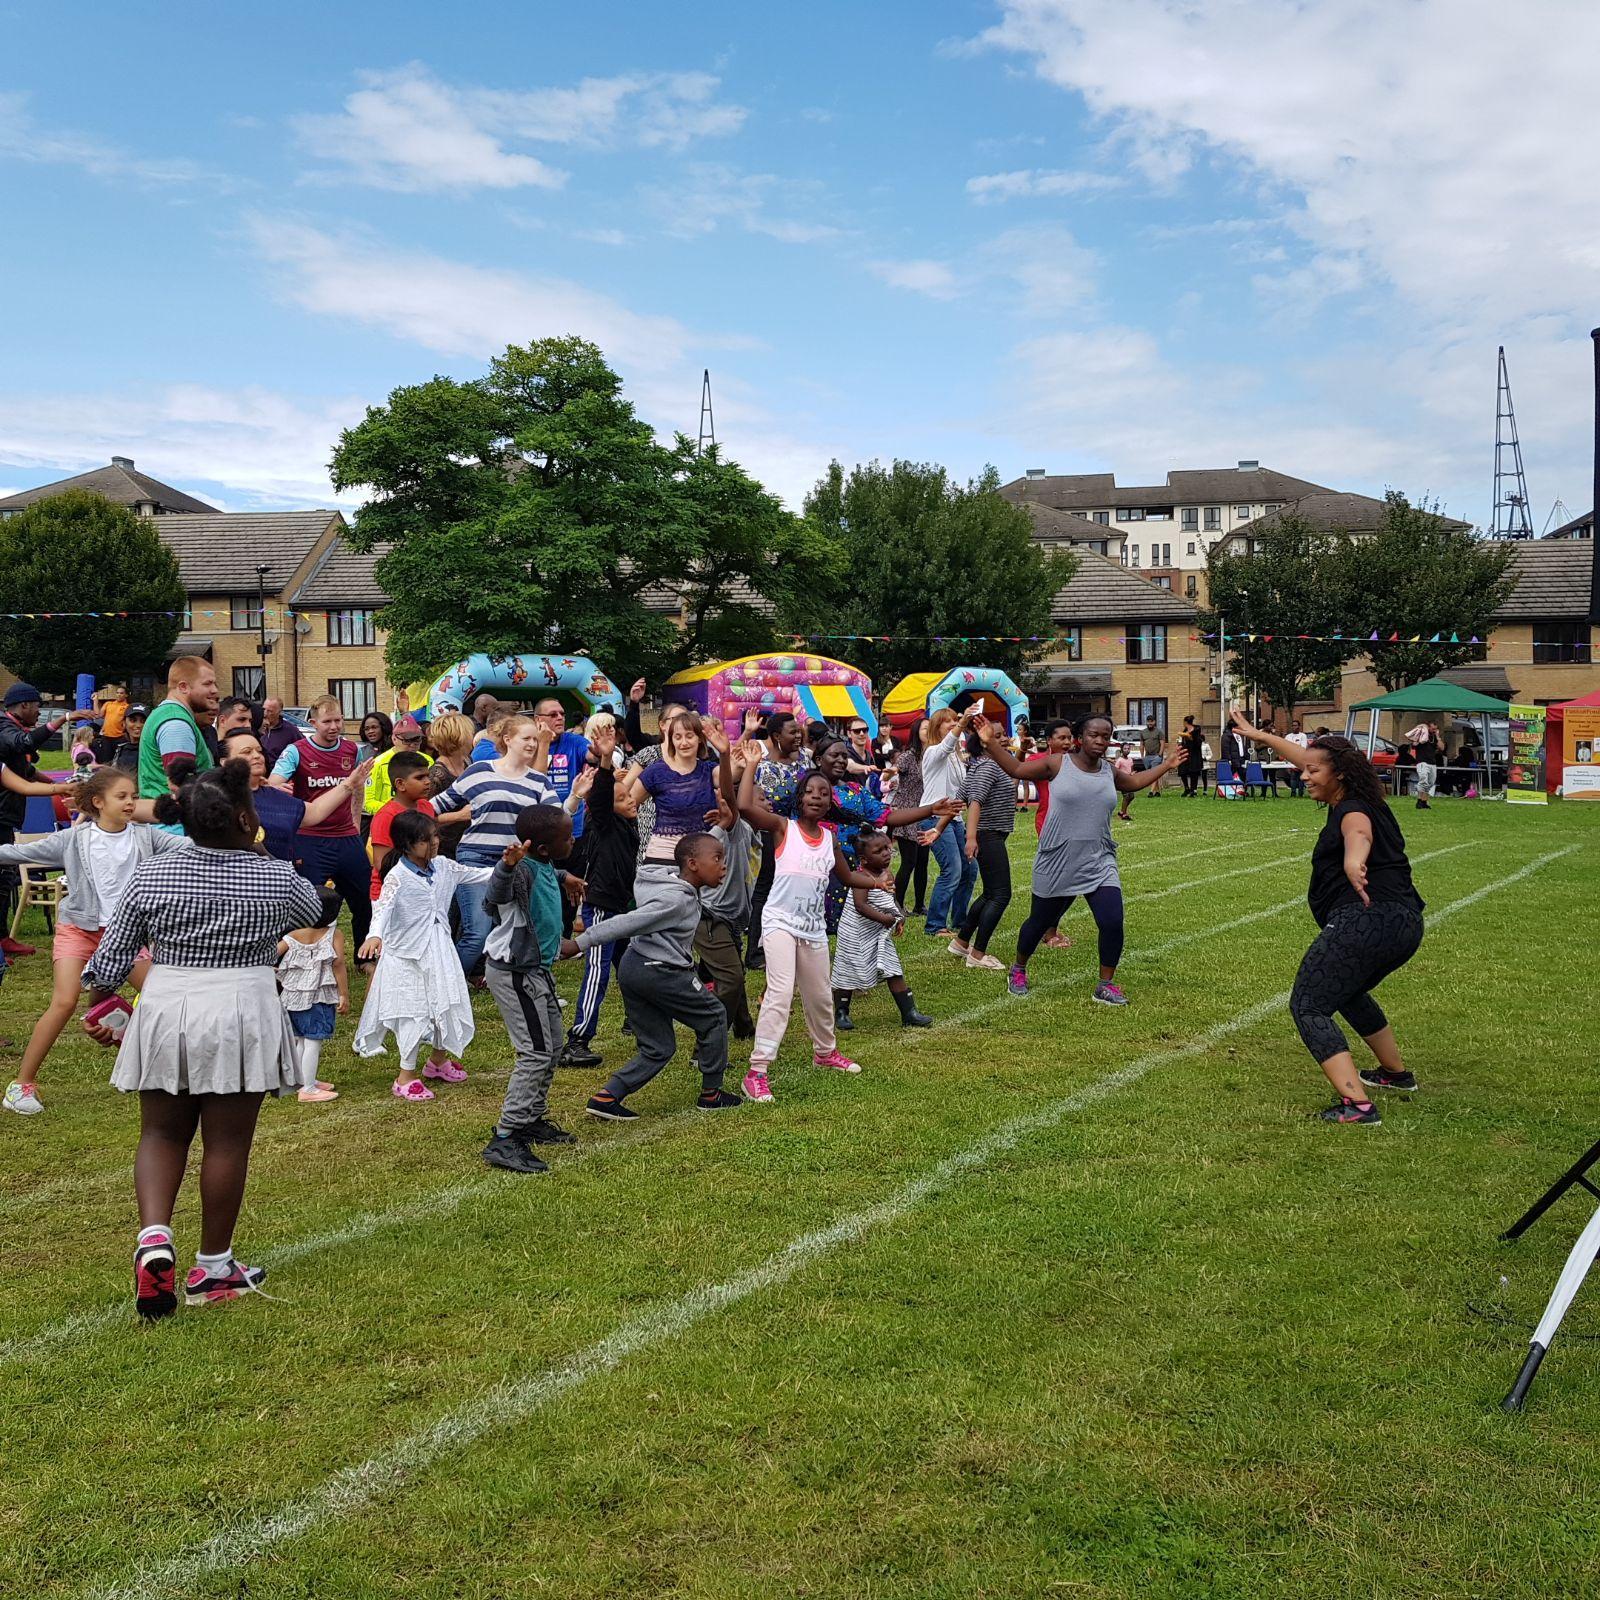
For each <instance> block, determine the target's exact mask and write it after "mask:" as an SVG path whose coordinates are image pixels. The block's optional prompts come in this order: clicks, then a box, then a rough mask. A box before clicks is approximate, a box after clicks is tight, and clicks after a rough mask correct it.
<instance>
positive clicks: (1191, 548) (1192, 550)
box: [1189, 539, 1194, 555]
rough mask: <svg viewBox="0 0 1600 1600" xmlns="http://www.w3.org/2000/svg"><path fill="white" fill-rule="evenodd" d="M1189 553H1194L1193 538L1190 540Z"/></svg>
mask: <svg viewBox="0 0 1600 1600" xmlns="http://www.w3.org/2000/svg"><path fill="white" fill-rule="evenodd" d="M1189 554H1190V555H1193V554H1194V540H1193V539H1191V540H1190V541H1189Z"/></svg>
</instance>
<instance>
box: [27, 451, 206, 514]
mask: <svg viewBox="0 0 1600 1600" xmlns="http://www.w3.org/2000/svg"><path fill="white" fill-rule="evenodd" d="M69 489H87V490H89V491H90V492H91V493H93V494H98V495H104V496H105V498H106V499H107V500H109V501H111V502H112V504H113V505H119V506H136V505H150V504H153V505H155V506H156V507H157V509H158V510H159V511H161V512H163V513H165V512H190V511H213V512H214V511H215V510H216V509H217V508H216V507H215V506H208V505H207V504H206V503H205V501H204V500H196V499H195V497H194V496H193V495H192V494H185V493H184V492H183V490H181V489H174V488H173V487H172V486H171V484H167V483H162V482H160V480H159V479H156V478H152V477H151V476H150V475H149V474H148V473H144V472H136V471H135V470H134V469H133V468H132V467H124V466H120V465H118V464H116V463H115V462H113V463H112V464H111V465H110V466H106V467H96V468H95V469H94V470H93V471H92V472H80V473H79V474H78V475H77V476H76V477H75V478H60V479H57V481H56V482H55V483H41V484H40V485H39V486H38V488H36V489H23V490H21V491H20V492H19V493H17V494H11V495H7V496H6V497H5V498H4V499H3V500H0V511H16V510H19V509H20V508H21V507H23V506H31V505H32V504H33V503H34V502H35V501H36V500H49V499H52V498H53V497H54V496H56V495H58V494H65V493H66V492H67V490H69Z"/></svg>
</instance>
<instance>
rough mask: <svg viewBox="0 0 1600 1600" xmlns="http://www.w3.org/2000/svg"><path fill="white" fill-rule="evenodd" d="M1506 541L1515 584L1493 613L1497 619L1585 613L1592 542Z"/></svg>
mask: <svg viewBox="0 0 1600 1600" xmlns="http://www.w3.org/2000/svg"><path fill="white" fill-rule="evenodd" d="M1510 544H1511V553H1512V564H1511V575H1512V577H1513V578H1515V579H1516V584H1517V587H1516V589H1515V591H1514V592H1513V593H1512V596H1511V598H1510V599H1509V600H1507V601H1506V603H1505V604H1504V605H1503V606H1501V608H1500V609H1499V610H1498V611H1497V612H1495V619H1496V620H1497V621H1500V622H1511V621H1518V620H1526V619H1530V618H1534V617H1569V618H1574V619H1581V618H1584V617H1587V616H1588V615H1589V580H1590V577H1591V575H1592V562H1593V560H1594V546H1593V545H1591V544H1590V543H1589V542H1588V541H1587V540H1572V539H1555V540H1549V539H1514V540H1511V541H1510Z"/></svg>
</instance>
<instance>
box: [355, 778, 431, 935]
mask: <svg viewBox="0 0 1600 1600" xmlns="http://www.w3.org/2000/svg"><path fill="white" fill-rule="evenodd" d="M428 771H429V767H428V758H427V757H426V756H425V755H422V754H420V753H419V752H418V751H415V750H398V751H396V752H395V754H394V755H392V756H390V757H389V781H390V782H391V783H392V784H393V785H394V799H392V800H390V801H389V802H388V803H387V804H386V805H383V806H380V807H379V809H378V810H377V812H376V813H375V814H374V815H373V818H372V827H371V829H370V830H369V831H368V833H367V856H368V858H369V859H370V860H371V862H372V899H373V903H374V904H376V903H377V899H378V896H379V895H380V894H381V893H382V892H383V880H382V879H381V878H380V877H379V876H378V868H379V867H381V866H382V865H383V858H384V857H385V856H386V855H388V853H389V850H390V848H391V847H392V845H393V844H394V835H393V832H392V830H393V828H394V819H395V818H396V817H397V816H399V815H400V813H401V812H402V811H420V812H421V813H422V814H423V816H425V817H431V816H432V815H433V814H434V811H433V802H432V801H431V800H429V799H428V798H427V795H428V789H429V787H430V784H429V779H428Z"/></svg>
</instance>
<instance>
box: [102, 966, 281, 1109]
mask: <svg viewBox="0 0 1600 1600" xmlns="http://www.w3.org/2000/svg"><path fill="white" fill-rule="evenodd" d="M303 1082H304V1079H303V1077H302V1075H301V1070H300V1064H299V1061H298V1059H297V1054H296V1050H295V1043H294V1035H293V1033H292V1032H291V1031H290V1028H289V1017H288V1013H287V1012H286V1011H285V1010H284V1009H283V1004H282V1002H281V1001H280V1000H279V998H278V985H277V981H276V979H275V977H274V975H273V970H272V968H271V967H151V969H150V976H149V977H148V978H147V979H146V980H145V985H144V991H143V993H142V994H141V995H140V996H139V1003H138V1004H137V1005H136V1006H135V1007H134V1008H133V1015H132V1016H131V1017H130V1018H129V1019H128V1026H127V1030H126V1031H125V1032H124V1034H123V1036H122V1046H121V1048H120V1049H119V1050H118V1051H117V1064H116V1066H115V1067H114V1068H113V1069H112V1073H111V1083H112V1087H113V1088H117V1089H121V1090H123V1091H124V1092H125V1093H132V1092H133V1091H135V1090H139V1089H160V1090H163V1091H165V1092H166V1093H167V1094H245V1093H250V1092H256V1093H265V1094H274V1095H280V1094H288V1093H290V1092H291V1091H292V1090H295V1089H299V1088H300V1087H301V1085H302V1083H303Z"/></svg>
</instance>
